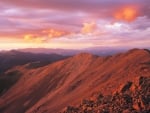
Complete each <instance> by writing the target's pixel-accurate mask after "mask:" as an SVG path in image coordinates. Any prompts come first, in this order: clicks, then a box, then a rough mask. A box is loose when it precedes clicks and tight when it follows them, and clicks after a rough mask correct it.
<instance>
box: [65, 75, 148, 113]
mask: <svg viewBox="0 0 150 113" xmlns="http://www.w3.org/2000/svg"><path fill="white" fill-rule="evenodd" d="M62 113H150V77H143V76H141V77H139V79H138V83H137V84H136V83H133V82H130V81H129V82H127V83H126V84H125V85H124V86H122V87H121V89H120V90H119V91H116V92H115V93H114V94H112V95H107V96H103V94H102V93H97V94H96V96H95V97H92V98H91V99H85V100H83V101H82V102H81V104H80V105H79V106H77V107H75V106H68V107H67V108H65V110H64V111H63V112H62Z"/></svg>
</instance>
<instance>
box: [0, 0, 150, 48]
mask: <svg viewBox="0 0 150 113" xmlns="http://www.w3.org/2000/svg"><path fill="white" fill-rule="evenodd" d="M31 47H33V48H63V49H82V48H90V47H117V48H126V47H128V48H135V47H139V48H147V47H150V0H1V1H0V50H3V49H5V50H7V49H19V48H31Z"/></svg>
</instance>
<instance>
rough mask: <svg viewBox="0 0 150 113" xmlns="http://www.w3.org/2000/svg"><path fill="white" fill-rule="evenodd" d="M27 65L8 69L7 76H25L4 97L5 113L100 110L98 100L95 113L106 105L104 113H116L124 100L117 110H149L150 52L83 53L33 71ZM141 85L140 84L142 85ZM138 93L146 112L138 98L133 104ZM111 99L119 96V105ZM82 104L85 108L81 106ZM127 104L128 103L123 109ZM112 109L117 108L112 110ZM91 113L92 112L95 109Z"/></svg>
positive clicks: (1, 101) (0, 106) (2, 107)
mask: <svg viewBox="0 0 150 113" xmlns="http://www.w3.org/2000/svg"><path fill="white" fill-rule="evenodd" d="M28 65H29V64H26V65H23V66H17V67H14V68H12V69H10V70H9V71H7V73H6V74H8V75H9V73H11V72H17V74H18V73H19V74H20V73H21V75H19V76H20V77H19V79H18V80H17V82H16V83H15V84H14V85H13V86H12V87H11V88H10V89H9V90H8V91H7V92H5V93H4V94H3V95H2V96H1V97H0V112H1V113H58V112H60V111H62V110H63V109H64V108H65V107H66V106H70V107H67V109H66V110H69V111H65V112H67V113H72V112H73V113H74V111H72V109H73V110H74V108H75V109H76V108H77V109H76V110H80V111H82V110H83V109H82V107H85V109H87V106H90V107H88V110H90V109H94V108H93V107H91V105H92V106H93V105H94V106H95V102H96V101H100V103H98V105H97V106H95V109H94V110H97V109H99V107H100V110H102V109H103V108H105V107H106V109H104V112H105V113H108V112H111V111H110V110H114V111H115V109H117V108H116V106H117V105H118V104H119V103H120V102H121V103H122V102H123V103H122V104H120V106H119V107H118V109H119V110H118V111H120V109H121V110H122V109H123V110H124V109H126V110H130V109H128V108H130V106H133V105H134V107H133V108H134V109H135V110H137V111H139V113H140V110H148V109H149V108H148V107H147V105H148V104H147V103H149V101H145V100H147V99H148V97H147V96H148V95H149V93H148V92H149V89H148V88H149V77H150V52H149V50H143V49H133V50H130V51H128V52H126V53H121V54H116V55H112V56H107V57H99V56H96V55H92V54H88V53H82V54H78V55H75V56H73V57H70V58H67V59H64V60H62V61H58V62H55V63H53V64H49V65H46V66H43V67H40V68H29V67H28ZM15 74H16V73H15ZM10 75H13V74H10ZM139 81H140V85H138V82H139ZM143 81H148V82H143ZM134 84H135V85H134ZM142 84H144V85H142ZM145 85H146V86H145ZM134 86H135V87H134ZM136 86H137V87H138V89H136ZM141 87H142V89H140V88H141ZM147 89H148V90H147ZM130 91H131V94H130ZM98 92H101V94H102V97H104V100H103V99H102V102H101V99H100V100H95V97H96V96H95V95H96V94H99V93H98ZM117 92H118V93H119V94H118V96H117ZM136 92H139V93H138V94H137V96H138V97H137V101H140V102H141V101H142V102H143V101H144V103H145V105H144V106H143V105H142V108H140V105H137V103H136V102H135V101H136V100H135V101H134V100H133V103H135V104H132V105H131V103H132V101H131V100H132V99H134V98H135V96H136V94H135V95H134V93H136ZM128 93H129V94H128ZM126 94H128V95H126ZM108 95H110V96H108ZM114 95H116V96H114ZM142 95H145V96H146V97H143V99H142V100H141V98H139V97H140V96H142ZM112 97H113V98H116V99H115V101H112ZM100 98H101V95H100ZM124 98H125V99H124ZM126 98H127V99H126ZM138 98H139V99H138ZM83 100H85V101H83ZM89 100H90V102H88V101H89ZM91 100H92V101H94V102H91ZM108 100H110V101H108ZM82 101H83V102H82ZM81 102H82V104H81V105H80V106H78V105H79V104H80V103H81ZM88 103H89V104H90V105H88ZM91 103H93V104H91ZM86 104H87V106H86ZM126 104H129V105H127V106H125V108H124V107H123V106H124V105H126ZM84 105H85V106H84ZM71 106H73V107H71ZM113 106H114V108H113ZM136 106H138V107H137V108H136ZM80 107H81V109H80ZM111 107H112V108H113V109H110V108H111ZM122 107H123V108H122ZM143 107H145V108H143ZM70 109H71V111H70ZM138 109H139V110H138ZM108 110H109V111H108ZM104 112H102V113H104ZM124 112H125V111H124ZM126 112H128V111H126ZM129 112H130V111H129ZM142 112H147V111H142ZM77 113H78V112H77ZM87 113H92V111H91V112H90V111H89V112H87ZM93 113H94V112H93ZM118 113H119V112H118Z"/></svg>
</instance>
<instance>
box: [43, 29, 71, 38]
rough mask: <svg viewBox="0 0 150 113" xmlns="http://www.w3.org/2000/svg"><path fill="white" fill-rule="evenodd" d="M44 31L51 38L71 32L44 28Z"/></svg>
mask: <svg viewBox="0 0 150 113" xmlns="http://www.w3.org/2000/svg"><path fill="white" fill-rule="evenodd" d="M43 33H44V34H46V35H47V36H48V37H49V38H58V37H61V36H64V35H67V34H69V33H68V32H65V31H61V30H54V29H49V30H44V31H43Z"/></svg>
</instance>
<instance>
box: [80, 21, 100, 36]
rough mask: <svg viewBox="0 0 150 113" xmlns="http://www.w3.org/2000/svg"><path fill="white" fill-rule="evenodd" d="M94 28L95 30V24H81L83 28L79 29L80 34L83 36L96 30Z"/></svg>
mask: <svg viewBox="0 0 150 113" xmlns="http://www.w3.org/2000/svg"><path fill="white" fill-rule="evenodd" d="M96 28H97V25H96V23H95V22H91V23H83V28H82V29H81V33H83V34H88V33H92V32H94V31H95V30H96Z"/></svg>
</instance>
